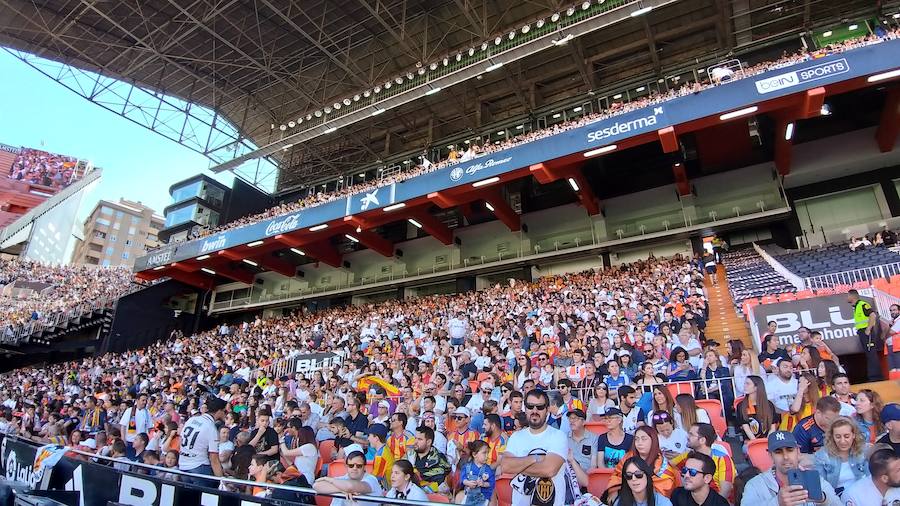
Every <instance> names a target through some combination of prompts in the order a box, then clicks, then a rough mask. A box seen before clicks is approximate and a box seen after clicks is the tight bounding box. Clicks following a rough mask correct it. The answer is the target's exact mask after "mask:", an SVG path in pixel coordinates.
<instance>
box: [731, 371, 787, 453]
mask: <svg viewBox="0 0 900 506" xmlns="http://www.w3.org/2000/svg"><path fill="white" fill-rule="evenodd" d="M744 392H746V394H745V395H744V399H743V400H741V403H740V404H738V409H737V426H738V427H740V429H741V431H742V432H743V433H744V435H745V436H747V439H748V440H751V439H759V438H764V437H768V435H769V433H770V432H774V431H775V430H777V429H778V424H779V422H780V421H781V420H780V416H779V415H778V413H777V412H775V405H774V404H772V401H770V400H769V398H768V396H767V395H766V383H765V381H763V379H762V378H760V377H759V376H749V377H747V379H746V380H744Z"/></svg>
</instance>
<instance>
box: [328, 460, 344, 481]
mask: <svg viewBox="0 0 900 506" xmlns="http://www.w3.org/2000/svg"><path fill="white" fill-rule="evenodd" d="M345 474H347V464H346V463H344V462H341V461H340V460H335V461H334V462H332V463H331V464H328V477H329V478H338V477H341V476H343V475H345Z"/></svg>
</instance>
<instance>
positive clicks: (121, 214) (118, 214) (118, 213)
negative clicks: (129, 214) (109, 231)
mask: <svg viewBox="0 0 900 506" xmlns="http://www.w3.org/2000/svg"><path fill="white" fill-rule="evenodd" d="M122 216H125V213H123V212H122V211H116V218H121V217H122Z"/></svg>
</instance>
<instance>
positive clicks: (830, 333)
mask: <svg viewBox="0 0 900 506" xmlns="http://www.w3.org/2000/svg"><path fill="white" fill-rule="evenodd" d="M862 299H863V300H865V301H866V302H868V303H869V304H872V307H873V308H874V307H875V301H874V300H872V298H871V297H862ZM752 313H753V315H752V318H751V327H752V330H753V335H754V337H755V338H756V342H757V344H758V345H759V346H760V349H762V342H761V337H762V336H763V335H765V333H766V325H767V323H768V322H770V321H774V322H775V323H777V324H778V328H777V329H776V331H775V335H776V336H778V340H779V342H780V343H781V345H782V346H786V345H789V344H794V343H799V342H800V339H799V338H798V337H797V330H799V329H800V327H806V328H808V329H809V330H810V331H819V332H821V333H822V337H823V338H824V340H825V342H826V343H827V344H828V346H829V347H830V348H831V350H832V351H833V352H835V353H836V354H838V355H849V354H852V353H862V352H863V350H862V346H861V345H860V343H859V339H858V338H857V337H856V329H855V328H854V327H853V307H851V306H850V304H848V303H847V296H846V295H844V294H840V295H825V296H821V297H813V298H810V299H803V300H795V301H790V302H778V303H776V304H760V305H758V306H754V307H753V309H752Z"/></svg>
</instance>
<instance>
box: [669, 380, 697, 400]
mask: <svg viewBox="0 0 900 506" xmlns="http://www.w3.org/2000/svg"><path fill="white" fill-rule="evenodd" d="M666 388H668V389H669V393H670V394H672V398H673V399H674V398H675V397H677V396H678V394H691V395H694V384H693V383H691V382H690V381H680V382H677V383H666Z"/></svg>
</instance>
